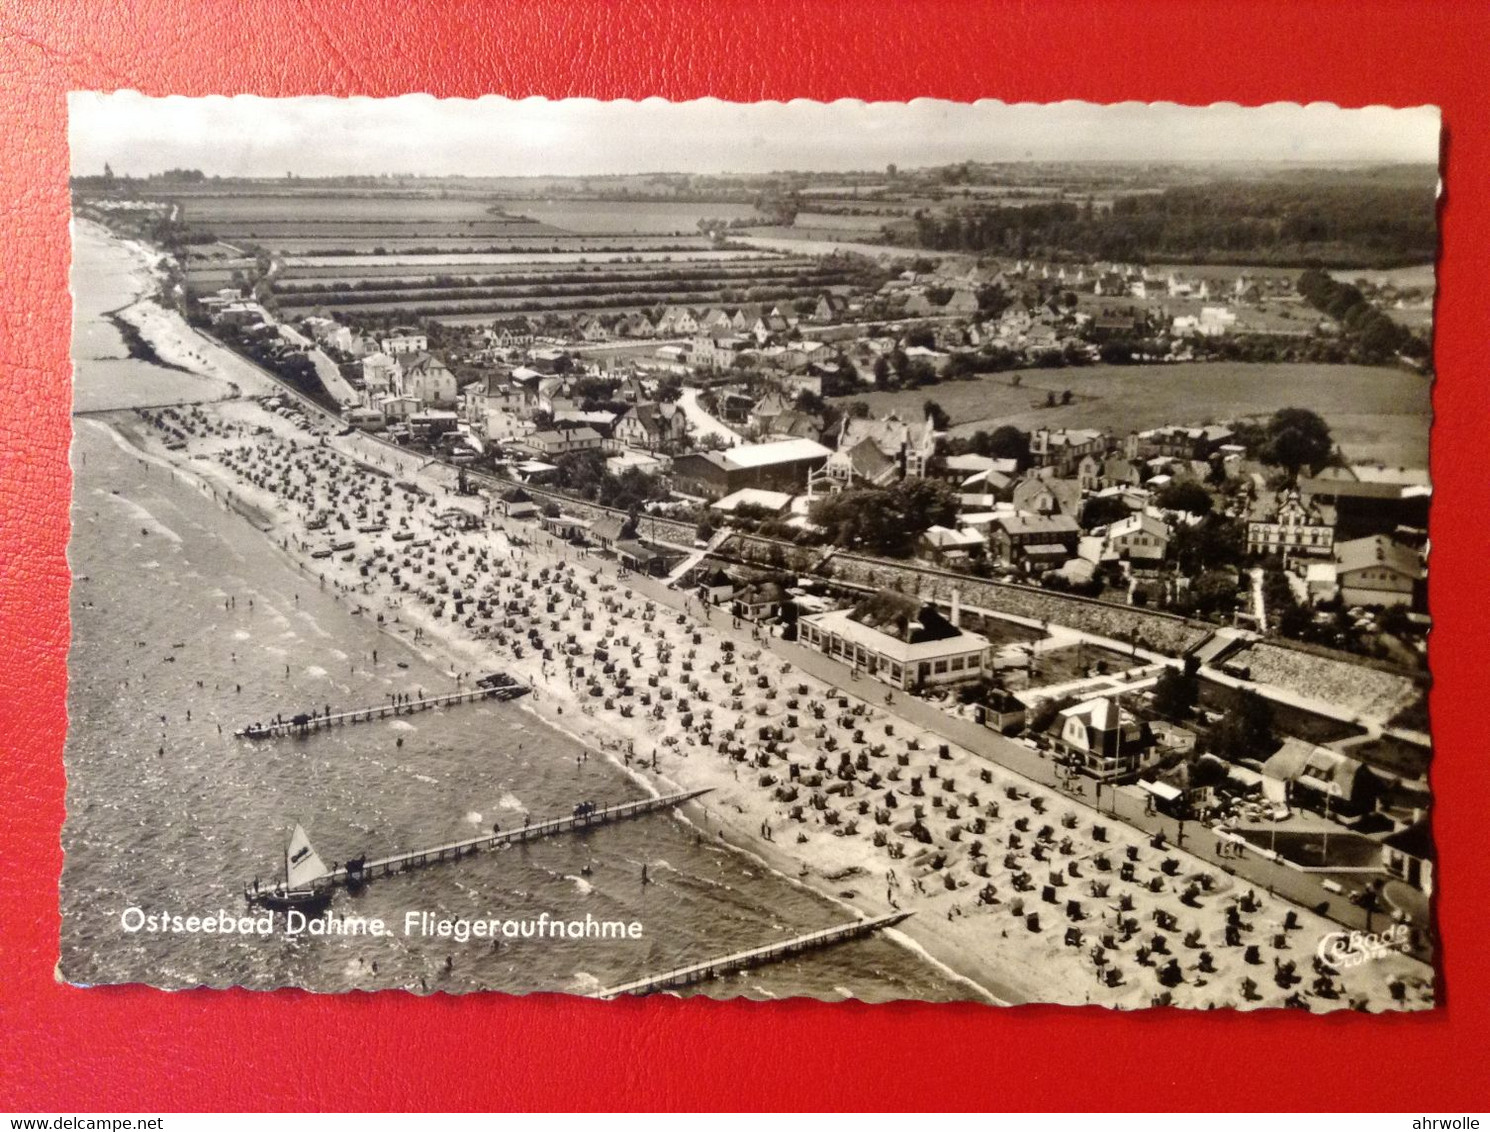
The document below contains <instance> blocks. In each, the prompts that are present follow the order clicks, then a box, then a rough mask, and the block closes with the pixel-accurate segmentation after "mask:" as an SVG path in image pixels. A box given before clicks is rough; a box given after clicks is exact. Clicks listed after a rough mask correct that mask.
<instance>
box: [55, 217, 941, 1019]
mask: <svg viewBox="0 0 1490 1132" xmlns="http://www.w3.org/2000/svg"><path fill="white" fill-rule="evenodd" d="M95 242H97V241H95ZM85 262H86V263H87V266H88V270H87V272H86V273H83V274H81V275H80V274H78V273H76V272H75V276H74V286H75V289H76V291H77V292H78V303H77V310H78V319H79V325H78V327H77V335H75V340H78V338H79V336H80V337H81V340H82V341H84V342H86V343H87V344H88V347H89V348H87V349H81V348H77V347H75V349H76V363H77V366H76V375H77V376H76V380H77V384H78V403H79V408H83V407H84V406H85V405H100V406H102V405H110V406H112V405H121V404H130V403H132V402H131V401H130V399H129V398H130V397H131V395H132V394H133V392H134V391H135V390H136V389H137V388H138V387H139V386H138V384H137V383H135V382H134V375H135V374H136V372H137V371H138V370H139V369H140V368H141V367H145V368H150V369H157V370H158V369H159V368H160V367H152V366H150V363H148V362H143V361H140V360H138V359H130V360H128V361H121V359H120V358H119V356H118V351H117V349H116V347H115V346H114V344H113V341H112V340H111V339H110V338H109V336H108V334H107V333H105V332H104V330H102V329H100V328H99V326H98V325H97V323H96V319H97V317H98V315H99V313H100V312H102V311H104V310H108V309H112V308H111V307H110V306H109V305H108V304H109V303H113V304H114V305H116V306H117V305H118V303H117V302H115V300H116V299H117V298H119V296H121V295H124V296H126V298H127V295H128V287H127V286H125V285H123V284H121V282H120V279H119V277H118V275H119V273H120V272H122V271H123V270H124V269H125V267H126V266H127V264H128V262H129V261H128V259H127V257H124V256H121V255H120V254H118V251H117V249H114V250H112V251H111V250H110V249H108V248H104V249H103V250H102V251H100V250H98V249H97V248H94V249H92V250H91V251H90V252H89V254H88V256H87V258H86V261H85ZM90 320H94V321H90ZM103 326H104V327H105V328H106V329H107V330H108V331H109V332H112V328H111V327H108V324H107V323H106V322H105V323H104V324H103ZM143 384H144V386H145V387H146V388H148V390H149V394H148V396H147V397H145V398H144V401H143V402H141V403H156V402H158V401H159V399H160V397H159V394H160V392H161V390H162V389H174V390H175V395H176V396H182V397H204V396H205V397H214V396H219V395H220V390H218V389H216V388H212V387H209V386H205V385H202V384H197V383H194V382H193V379H191V378H190V377H189V376H187V375H181V374H177V373H175V372H174V371H162V372H158V373H151V374H150V375H149V376H148V378H147V379H146V380H144V382H143ZM137 427H138V421H137V420H136V419H135V418H134V417H133V414H131V413H129V412H119V413H114V414H107V415H104V416H85V417H78V418H76V419H75V430H74V431H75V439H74V445H73V455H72V464H73V474H74V487H73V508H72V517H73V533H72V541H71V544H70V547H69V558H70V562H71V566H72V571H73V576H74V582H73V591H72V646H71V653H70V656H69V694H68V706H69V716H70V719H69V730H68V739H67V748H66V764H67V774H68V791H67V798H68V816H67V821H66V825H65V827H64V832H63V842H64V849H65V864H64V869H63V875H62V882H61V890H62V891H61V907H62V933H61V952H62V968H61V969H62V973H63V975H64V976H65V977H66V978H67V979H69V980H70V981H73V982H77V983H117V982H129V981H140V982H148V983H151V984H154V985H157V986H165V987H189V986H197V985H203V984H205V985H208V986H218V987H223V986H232V985H242V986H248V987H258V988H268V987H278V986H285V985H294V986H300V987H306V988H310V989H314V990H318V991H340V990H348V989H352V988H358V987H366V988H373V987H403V988H408V989H412V990H429V991H437V990H443V991H468V990H477V989H495V990H506V991H514V992H522V991H532V990H571V991H578V992H586V991H594V990H598V989H600V988H602V987H605V986H610V985H615V984H618V983H622V982H626V981H628V980H631V979H635V978H639V977H642V976H644V975H647V974H649V973H658V972H661V971H664V970H667V969H669V968H672V967H676V966H680V965H683V964H687V963H692V962H696V961H699V960H703V959H707V958H709V957H711V956H717V955H722V954H725V953H728V952H731V951H736V950H741V949H745V948H749V947H754V946H758V945H761V944H766V943H770V942H773V941H777V940H782V939H786V938H790V937H791V936H794V935H798V934H801V933H804V932H808V931H812V930H815V929H818V928H822V927H827V926H829V925H831V924H834V923H838V922H842V921H844V920H846V919H849V918H851V915H852V913H850V912H848V911H847V910H846V909H844V908H842V907H839V906H837V905H835V904H833V903H832V902H830V901H828V900H826V899H825V898H823V897H821V896H819V895H817V894H815V893H813V892H810V891H808V890H807V889H805V888H803V887H802V886H800V885H798V884H796V883H794V882H793V881H791V880H789V879H788V878H785V877H782V876H780V875H777V874H774V873H772V872H770V871H769V870H767V869H766V868H765V867H764V866H762V865H761V864H760V863H758V862H757V861H755V860H754V859H752V858H750V857H748V856H745V855H743V854H740V853H737V852H735V851H732V850H729V849H726V848H723V847H721V846H719V845H718V844H716V843H715V842H714V841H713V840H712V839H711V837H710V836H709V833H708V831H707V830H706V829H703V828H699V827H695V826H694V825H692V824H690V823H688V822H687V821H685V820H683V819H682V818H680V817H679V816H677V815H674V814H671V813H659V814H654V815H650V816H647V817H643V818H639V819H635V820H632V821H627V822H623V823H618V824H616V825H613V826H606V827H602V828H599V829H595V830H591V831H589V832H587V833H584V834H566V835H561V836H558V837H554V838H550V839H546V840H542V841H535V842H532V843H530V844H526V845H521V846H513V847H509V848H505V849H501V850H496V851H490V852H482V853H479V854H477V855H474V856H471V857H467V858H463V859H461V860H459V861H456V862H449V863H443V864H436V865H433V866H430V867H428V868H424V869H417V870H413V871H410V872H407V873H403V874H399V875H396V876H393V877H389V878H379V879H378V880H376V881H375V882H373V883H372V884H371V885H369V886H368V887H367V888H366V889H365V890H363V891H362V892H361V893H357V894H353V893H349V892H347V891H345V890H342V891H339V892H338V893H337V894H336V897H335V900H334V902H333V905H332V913H333V914H334V915H336V916H338V917H343V916H351V917H366V918H369V919H372V918H380V919H382V920H384V921H385V922H386V923H387V924H388V925H389V928H390V930H391V931H392V933H393V934H391V935H389V936H385V937H370V936H356V935H353V936H317V937H312V936H310V935H308V934H300V935H293V936H292V935H289V934H287V933H286V932H285V930H284V927H285V920H284V917H283V915H280V916H279V917H278V918H277V919H276V921H275V925H274V927H275V930H274V931H272V932H271V933H269V934H265V935H260V934H239V933H235V934H231V935H221V934H212V935H207V934H201V933H191V934H188V933H171V932H149V931H143V930H142V931H133V932H131V931H127V930H125V926H126V924H125V918H126V913H127V912H129V910H130V909H139V910H140V912H141V913H143V914H146V915H157V914H167V915H181V916H187V915H210V914H216V913H217V912H219V911H220V910H221V911H224V912H227V913H229V914H231V915H232V916H234V917H236V916H241V915H244V914H246V912H247V908H246V904H245V901H244V897H243V888H244V885H245V884H247V883H250V882H252V881H253V880H254V879H255V878H258V879H260V880H261V881H264V882H271V881H273V880H275V879H277V878H278V877H279V876H282V874H283V859H284V858H283V854H284V846H285V843H286V840H287V837H288V832H289V830H290V828H291V827H292V826H293V825H294V824H295V823H300V824H302V825H303V826H304V827H305V829H306V830H307V831H308V833H309V836H310V838H311V840H312V842H313V843H314V845H315V847H316V849H317V851H318V852H319V853H320V854H321V856H322V857H323V858H324V859H325V861H326V863H327V864H328V865H330V864H333V863H334V862H340V861H345V860H347V859H348V858H350V857H355V856H359V855H363V854H367V855H369V856H373V857H376V856H381V855H384V854H388V853H393V852H398V851H401V850H407V849H416V848H421V847H424V846H431V845H438V844H441V843H445V842H449V841H454V840H459V839H461V838H465V837H474V836H477V835H479V834H480V833H482V832H484V831H486V830H489V829H490V828H491V827H492V824H493V823H498V824H500V825H501V827H502V828H503V829H509V828H512V827H513V826H515V825H520V824H521V822H522V820H523V816H524V815H525V814H527V815H531V816H532V818H533V819H534V820H538V819H542V818H545V817H551V816H561V815H565V814H568V813H569V812H571V811H572V809H573V807H574V805H575V803H577V802H580V801H596V802H600V803H602V804H604V803H607V802H612V801H621V800H627V799H632V798H639V797H642V796H644V791H643V790H642V788H641V787H640V785H639V784H638V783H637V782H636V781H635V780H633V778H632V777H631V776H630V775H629V774H628V773H627V772H626V771H625V770H624V769H623V768H621V767H618V766H616V765H614V764H613V763H612V762H611V761H609V760H608V759H606V758H603V757H602V756H601V755H600V754H599V753H598V752H589V757H588V758H584V757H582V756H584V755H585V754H586V752H585V750H584V748H582V747H581V746H580V745H579V744H578V743H576V742H575V741H573V740H571V739H570V738H569V737H567V736H565V735H564V734H562V733H560V732H558V731H556V730H554V729H552V728H550V727H548V726H546V725H544V724H543V723H542V722H541V721H539V720H538V719H536V717H534V716H533V715H532V714H531V713H530V712H528V711H527V710H525V709H524V708H523V706H522V704H521V703H520V702H517V703H509V704H498V703H491V702H486V703H477V704H472V705H467V706H462V707H456V708H452V709H448V710H436V711H429V712H422V713H419V714H416V715H414V716H410V717H403V718H399V719H389V720H384V721H375V722H371V723H364V724H358V725H355V726H348V727H339V728H335V729H332V730H329V731H325V732H321V733H317V734H314V735H310V736H306V737H303V738H282V739H276V740H269V741H249V740H243V739H238V738H235V737H234V734H233V732H234V730H235V729H237V728H239V727H242V726H243V725H245V724H247V723H250V722H254V721H259V720H266V719H270V718H272V717H274V716H276V715H279V714H283V715H284V716H285V717H286V718H288V717H289V716H290V715H292V714H295V713H297V712H301V711H309V710H311V709H313V708H314V709H325V708H326V707H327V706H330V707H331V708H332V709H333V710H337V709H344V708H351V707H357V706H365V705H377V704H383V703H387V702H388V701H389V697H390V696H391V695H394V694H400V693H402V694H409V695H417V694H419V693H420V692H423V693H426V694H432V693H437V692H440V691H445V690H449V689H451V688H453V682H452V680H451V678H450V674H449V673H448V672H446V671H444V670H442V668H441V667H440V666H439V664H438V662H437V660H436V658H434V657H432V656H426V655H425V654H423V653H422V652H421V651H420V650H419V648H417V647H416V646H415V645H414V644H412V643H411V642H409V641H407V640H404V639H403V638H402V637H400V636H399V635H398V634H397V633H396V632H394V631H390V628H391V627H388V626H385V627H380V626H378V625H377V623H376V621H375V619H373V618H372V617H371V616H370V615H359V614H357V613H355V612H354V609H355V608H356V607H355V599H354V598H350V597H346V596H342V597H338V596H337V595H335V594H333V593H331V592H327V591H323V590H321V588H320V586H319V584H318V582H317V581H316V580H315V579H314V578H312V577H311V576H309V575H307V574H305V573H303V572H302V571H301V570H300V569H299V568H298V567H296V566H295V565H294V563H293V562H291V561H290V560H289V559H288V558H287V557H286V556H284V555H283V554H282V553H281V552H280V551H279V550H278V548H277V547H275V545H274V544H273V542H272V541H271V540H270V539H269V538H268V537H267V536H266V535H265V534H263V533H262V532H261V531H259V530H257V529H256V528H255V526H254V524H253V523H252V522H251V521H250V519H248V518H245V517H244V516H243V515H240V514H238V513H236V512H232V511H229V510H227V509H225V508H224V507H223V506H222V505H221V504H220V503H219V502H218V501H216V500H215V499H214V498H213V496H212V494H211V492H210V491H209V490H208V489H207V488H206V487H204V486H203V485H202V484H201V483H200V482H199V481H197V480H196V479H194V478H192V477H190V476H188V475H186V474H183V473H182V472H180V471H177V470H175V469H173V468H172V467H171V466H169V465H168V464H165V463H162V462H158V461H154V460H150V459H146V458H143V457H142V456H141V454H140V453H139V452H138V451H137V450H135V449H133V448H132V447H131V446H130V444H129V438H130V433H131V431H132V430H134V429H136V428H137ZM375 650H376V653H377V660H376V662H374V660H373V653H374V651H375ZM188 713H189V717H188ZM644 872H645V876H646V881H647V882H646V883H643V874H644ZM844 883H845V884H846V885H851V884H852V883H853V882H852V881H845V882H844ZM409 912H416V913H417V912H428V913H430V914H431V915H432V916H434V917H435V918H436V919H441V918H449V919H490V918H497V919H508V918H515V919H526V918H536V917H539V916H541V915H542V914H543V913H548V914H549V916H550V917H551V918H556V919H560V920H565V921H568V920H573V919H583V918H584V917H585V915H586V914H589V915H592V916H593V917H594V918H595V919H597V920H618V921H624V922H627V923H630V922H632V921H636V922H639V923H641V924H642V932H641V938H639V939H634V940H633V939H622V940H618V939H605V940H600V939H575V940H570V939H560V938H544V939H536V938H535V939H526V940H523V939H519V940H504V941H500V942H499V943H498V944H497V945H496V946H493V944H492V943H491V941H489V940H470V941H466V942H461V943H458V942H455V941H453V940H452V939H448V938H440V937H437V936H436V937H425V936H423V935H420V934H417V933H416V934H414V935H411V936H405V935H404V934H403V928H404V924H405V916H406V915H407V914H408V913H409ZM138 918H139V916H138V914H134V913H131V914H130V916H129V922H130V923H131V924H132V923H136V922H138ZM694 990H695V991H696V992H700V993H707V994H740V993H745V994H751V995H757V996H761V997H788V996H793V995H802V994H808V995H815V996H818V997H824V998H839V997H846V996H849V995H853V996H856V997H861V998H864V999H869V1000H880V999H887V998H918V999H945V998H953V997H967V996H968V995H969V994H970V988H969V987H968V986H967V984H965V983H963V982H962V981H960V980H958V979H955V978H953V977H951V976H949V975H948V974H946V973H945V972H943V971H942V970H940V969H939V968H937V967H935V966H933V965H932V964H931V963H929V962H927V961H926V960H924V959H922V958H920V957H918V956H917V955H916V954H915V953H913V952H911V951H909V950H907V949H905V948H902V947H900V946H899V945H897V944H896V943H895V942H894V941H893V940H891V939H889V938H886V937H874V938H868V939H862V940H857V941H854V942H850V943H846V944H843V945H840V946H839V947H837V948H834V949H831V950H828V951H824V952H818V953H814V954H811V955H808V956H804V957H800V958H798V959H794V960H791V961H788V962H783V963H778V964H774V965H771V966H769V967H765V968H761V969H759V970H756V971H751V972H746V973H743V974H738V975H734V976H730V977H728V978H726V979H724V980H721V981H717V982H712V983H705V984H701V985H700V986H698V987H697V988H694Z"/></svg>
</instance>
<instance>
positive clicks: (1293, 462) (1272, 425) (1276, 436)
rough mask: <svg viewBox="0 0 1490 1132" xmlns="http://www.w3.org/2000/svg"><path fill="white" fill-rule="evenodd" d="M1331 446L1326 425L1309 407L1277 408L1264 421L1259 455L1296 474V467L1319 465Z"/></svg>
mask: <svg viewBox="0 0 1490 1132" xmlns="http://www.w3.org/2000/svg"><path fill="white" fill-rule="evenodd" d="M1334 450H1335V442H1334V439H1333V438H1332V437H1331V436H1330V428H1329V425H1327V424H1325V423H1324V419H1323V418H1322V417H1320V415H1319V414H1318V413H1316V412H1313V411H1312V410H1310V409H1279V410H1278V411H1277V412H1276V413H1274V414H1273V416H1272V419H1271V420H1269V421H1268V424H1267V439H1266V441H1265V443H1264V447H1263V458H1264V459H1265V460H1267V461H1268V462H1269V463H1271V464H1277V465H1279V466H1280V467H1284V468H1287V469H1288V474H1289V475H1290V476H1297V475H1298V473H1299V469H1300V468H1310V469H1313V468H1322V467H1324V465H1325V464H1327V463H1328V462H1329V459H1330V456H1331V454H1332V453H1333V452H1334Z"/></svg>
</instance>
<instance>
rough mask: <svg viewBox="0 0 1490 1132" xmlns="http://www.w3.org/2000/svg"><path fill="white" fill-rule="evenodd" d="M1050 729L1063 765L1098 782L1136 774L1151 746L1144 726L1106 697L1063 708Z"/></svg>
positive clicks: (1150, 735)
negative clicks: (1063, 760)
mask: <svg viewBox="0 0 1490 1132" xmlns="http://www.w3.org/2000/svg"><path fill="white" fill-rule="evenodd" d="M1051 730H1052V732H1053V738H1054V740H1055V746H1056V750H1058V751H1059V752H1060V753H1061V754H1062V755H1063V756H1064V757H1065V760H1066V762H1067V764H1068V765H1070V766H1072V767H1074V768H1076V769H1077V770H1079V771H1080V772H1081V773H1082V774H1085V775H1087V776H1089V777H1091V778H1096V779H1100V780H1102V781H1108V780H1111V779H1115V778H1122V777H1124V776H1127V775H1133V774H1137V773H1138V771H1139V770H1140V769H1141V768H1142V766H1143V760H1144V756H1145V754H1146V753H1147V752H1148V751H1149V749H1150V748H1152V747H1153V734H1152V732H1151V731H1150V729H1149V726H1148V724H1147V723H1145V722H1143V721H1142V720H1140V719H1138V718H1136V717H1135V716H1133V715H1132V714H1131V713H1129V712H1127V711H1124V710H1123V708H1122V706H1121V705H1120V704H1119V703H1118V702H1117V701H1116V700H1114V699H1109V698H1108V697H1106V696H1099V697H1097V698H1096V699H1093V700H1087V701H1086V702H1085V703H1080V704H1076V705H1075V706H1073V707H1068V708H1066V709H1065V710H1064V711H1062V712H1060V714H1058V715H1057V716H1056V717H1055V722H1054V723H1053V724H1052V725H1051Z"/></svg>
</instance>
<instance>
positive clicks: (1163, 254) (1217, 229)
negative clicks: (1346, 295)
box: [885, 171, 1438, 267]
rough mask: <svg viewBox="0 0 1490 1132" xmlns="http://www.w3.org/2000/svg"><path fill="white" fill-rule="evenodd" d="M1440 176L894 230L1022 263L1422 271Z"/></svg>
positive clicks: (1246, 188) (1316, 184) (1204, 188)
mask: <svg viewBox="0 0 1490 1132" xmlns="http://www.w3.org/2000/svg"><path fill="white" fill-rule="evenodd" d="M1434 210H1435V195H1434V178H1433V177H1432V176H1431V171H1429V175H1426V176H1425V177H1424V178H1423V181H1422V183H1421V184H1418V183H1415V182H1414V183H1407V184H1403V183H1400V182H1391V183H1378V182H1375V181H1372V180H1370V179H1368V178H1362V179H1358V180H1355V181H1339V182H1322V181H1318V180H1316V179H1304V178H1301V179H1298V180H1282V181H1256V180H1233V181H1218V182H1214V183H1211V184H1207V185H1195V186H1184V187H1178V188H1170V189H1166V190H1164V191H1163V192H1161V193H1153V194H1142V195H1131V196H1120V197H1118V198H1117V199H1116V200H1115V201H1114V202H1113V206H1112V208H1111V209H1110V210H1100V209H1097V208H1095V207H1093V205H1092V203H1091V202H1090V201H1087V202H1084V203H1083V204H1074V203H1069V202H1064V201H1053V202H1050V203H1033V204H1028V205H1024V206H1022V207H1001V206H997V205H971V206H966V207H961V208H953V209H945V210H938V211H927V210H921V211H918V212H916V213H914V214H913V215H912V217H911V218H910V222H909V223H908V224H905V223H897V224H893V225H887V226H886V228H885V235H886V238H887V239H889V240H891V241H892V242H903V243H912V244H916V245H918V246H920V247H928V248H935V249H938V250H947V251H969V252H984V253H993V254H999V255H1008V256H1016V257H1024V256H1028V255H1061V254H1066V255H1073V256H1078V257H1083V258H1088V259H1108V260H1122V261H1146V260H1161V261H1162V260H1175V261H1187V262H1214V263H1227V262H1232V263H1277V264H1300V265H1303V264H1308V263H1309V262H1311V261H1318V262H1324V263H1330V264H1332V265H1335V266H1340V267H1355V266H1388V265H1398V264H1413V263H1422V262H1425V261H1427V260H1431V259H1432V258H1433V256H1434V254H1435V252H1436V250H1437V239H1438V236H1437V228H1436V223H1435V213H1434Z"/></svg>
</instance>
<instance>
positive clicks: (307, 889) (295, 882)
mask: <svg viewBox="0 0 1490 1132" xmlns="http://www.w3.org/2000/svg"><path fill="white" fill-rule="evenodd" d="M329 871H330V870H329V869H327V868H326V862H324V861H322V860H321V857H320V854H318V853H317V852H316V851H315V849H314V848H312V846H311V843H310V838H309V837H307V836H306V835H305V830H304V828H303V827H302V826H300V825H298V824H297V825H296V826H295V828H294V830H292V831H291V833H290V841H289V844H288V845H286V846H285V879H284V881H283V882H282V883H280V884H276V885H275V886H274V887H272V888H261V887H259V882H258V881H257V880H256V881H254V883H253V884H252V885H251V886H250V887H249V888H246V889H244V892H243V895H244V896H245V897H246V898H247V899H248V902H249V903H250V904H257V905H259V906H260V907H263V908H271V909H278V910H281V911H283V910H287V909H290V908H293V909H295V910H296V911H299V912H304V913H305V914H306V915H313V914H315V913H318V912H323V911H325V910H326V907H327V906H328V905H329V904H330V903H331V892H332V889H331V886H330V885H324V884H323V885H318V884H317V883H316V882H317V881H319V880H320V879H321V878H323V877H324V876H325V875H326V874H327V873H328V872H329Z"/></svg>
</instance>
